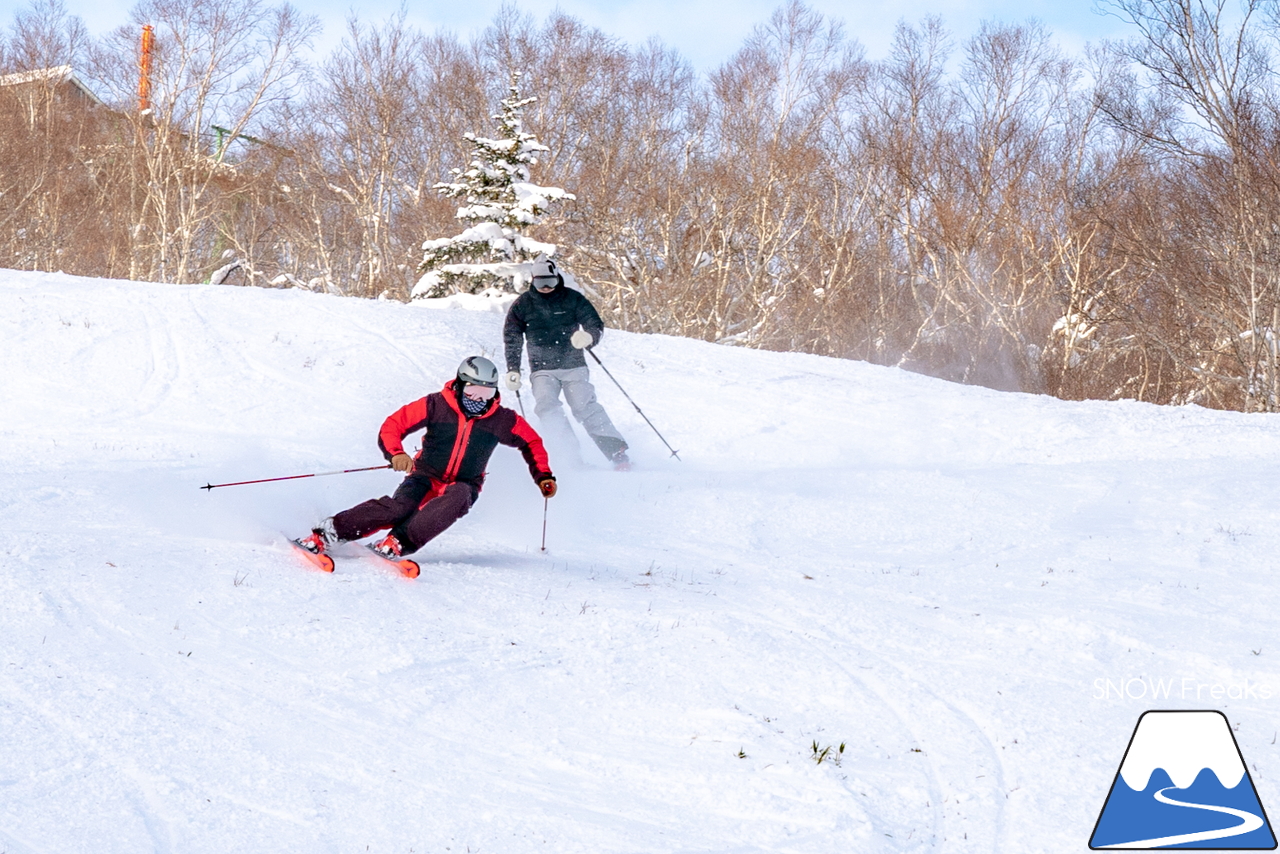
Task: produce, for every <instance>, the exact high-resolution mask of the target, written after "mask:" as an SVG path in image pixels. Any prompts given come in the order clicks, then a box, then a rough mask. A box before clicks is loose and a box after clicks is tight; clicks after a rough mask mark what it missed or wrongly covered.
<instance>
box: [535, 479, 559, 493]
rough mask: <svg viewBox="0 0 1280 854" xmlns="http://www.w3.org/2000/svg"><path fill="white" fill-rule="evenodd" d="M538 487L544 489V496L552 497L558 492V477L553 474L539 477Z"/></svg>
mask: <svg viewBox="0 0 1280 854" xmlns="http://www.w3.org/2000/svg"><path fill="white" fill-rule="evenodd" d="M538 489H541V490H542V497H543V498H550V497H551V496H553V495H555V494H556V479H555V478H554V477H552V476H551V475H547V476H546V477H542V478H539V479H538Z"/></svg>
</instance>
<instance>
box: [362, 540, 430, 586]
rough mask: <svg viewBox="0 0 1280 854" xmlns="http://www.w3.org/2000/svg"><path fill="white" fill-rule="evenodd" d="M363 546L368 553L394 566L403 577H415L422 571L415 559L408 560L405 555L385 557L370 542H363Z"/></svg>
mask: <svg viewBox="0 0 1280 854" xmlns="http://www.w3.org/2000/svg"><path fill="white" fill-rule="evenodd" d="M365 548H366V549H368V550H369V554H371V555H373V556H374V557H376V558H377V559H378V560H381V561H385V562H386V563H389V564H391V565H392V566H394V567H395V568H396V569H397V570H399V571H400V574H401V575H403V576H404V577H405V578H417V577H418V574H419V573H420V572H421V571H422V570H421V568H420V567H419V566H418V563H417V561H412V560H409V559H408V558H407V557H401V558H390V557H387V556H386V555H384V554H383V553H382V552H380V551H378V550H377V549H375V548H374V547H373V546H372V545H371V544H368V543H366V544H365Z"/></svg>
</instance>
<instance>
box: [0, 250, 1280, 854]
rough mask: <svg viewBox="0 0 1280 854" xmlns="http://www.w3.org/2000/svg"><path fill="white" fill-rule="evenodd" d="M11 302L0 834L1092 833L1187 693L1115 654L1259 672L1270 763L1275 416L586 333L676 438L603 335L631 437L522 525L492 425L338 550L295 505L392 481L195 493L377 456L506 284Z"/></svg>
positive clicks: (1197, 673) (701, 840) (55, 283)
mask: <svg viewBox="0 0 1280 854" xmlns="http://www.w3.org/2000/svg"><path fill="white" fill-rule="evenodd" d="M0 318H3V320H0V323H3V328H4V331H5V332H6V333H11V334H8V335H7V336H6V337H5V339H4V340H3V341H0V377H4V378H5V380H4V382H5V383H6V392H7V397H8V398H9V401H10V406H9V408H8V409H7V410H6V411H5V413H4V414H3V415H0V439H2V440H3V442H0V513H3V518H4V519H5V523H6V524H5V527H4V529H3V535H2V536H0V640H2V641H3V647H2V648H3V649H4V651H5V657H4V659H3V660H2V661H0V666H2V667H3V669H2V670H0V730H2V731H4V732H5V733H6V734H7V738H6V740H5V747H4V749H3V750H0V846H3V847H4V850H5V851H7V852H8V853H9V854H27V852H46V851H59V852H67V851H70V852H76V851H86V852H87V851H92V852H94V853H95V854H98V852H114V851H120V852H136V851H173V852H179V851H180V852H201V851H210V852H213V851H217V852H228V851H255V852H256V851H265V850H271V851H299V852H317V851H335V852H338V851H360V850H365V848H366V847H368V849H369V850H378V851H409V850H411V849H412V850H415V851H442V850H444V849H445V848H449V849H450V850H452V851H465V850H467V849H468V847H469V848H470V849H471V850H472V851H476V850H479V851H504V852H505V851H510V852H524V851H545V850H554V851H557V852H571V851H583V852H593V854H598V852H615V851H616V852H631V851H634V852H642V851H643V852H665V851H671V852H676V851H690V852H692V851H735V852H764V851H768V852H833V851H840V852H845V851H902V852H926V851H927V852H948V853H949V854H950V852H995V851H1019V852H1057V851H1078V850H1082V849H1083V848H1084V847H1085V846H1086V845H1087V840H1088V837H1089V834H1090V832H1091V830H1092V827H1093V823H1094V820H1095V819H1096V817H1097V813H1098V810H1100V809H1101V806H1102V802H1103V799H1105V796H1106V791H1107V786H1108V785H1109V784H1110V782H1111V780H1112V778H1113V776H1114V774H1115V769H1116V767H1117V766H1118V763H1119V761H1120V759H1121V757H1122V754H1123V749H1124V743H1125V741H1124V740H1125V738H1127V736H1128V734H1129V732H1130V731H1131V728H1132V726H1133V722H1134V721H1135V720H1136V718H1137V716H1138V715H1139V714H1140V713H1141V712H1142V711H1144V710H1145V709H1146V708H1151V707H1164V708H1168V707H1179V706H1186V707H1206V704H1207V703H1208V702H1209V701H1208V699H1207V698H1205V697H1201V698H1200V699H1199V701H1198V702H1197V700H1196V698H1195V697H1194V696H1192V697H1191V698H1189V699H1187V700H1185V701H1182V700H1179V699H1178V698H1174V699H1173V700H1170V699H1168V698H1164V699H1161V700H1160V701H1159V702H1153V701H1150V700H1123V701H1122V700H1116V699H1111V700H1100V699H1097V698H1095V696H1094V692H1095V687H1094V686H1095V680H1098V679H1113V680H1114V679H1119V678H1124V677H1129V676H1134V677H1141V676H1152V677H1157V678H1161V677H1162V678H1168V679H1174V680H1176V679H1181V678H1191V679H1192V680H1193V682H1194V683H1197V684H1198V683H1206V684H1213V683H1222V684H1237V683H1240V682H1242V681H1243V680H1246V679H1248V680H1251V681H1252V682H1253V683H1255V684H1259V683H1262V684H1270V685H1271V686H1272V687H1273V688H1274V689H1276V690H1277V698H1273V699H1271V700H1258V699H1252V698H1249V699H1243V700H1231V701H1220V702H1223V707H1224V708H1225V710H1226V711H1227V713H1228V714H1229V715H1230V716H1231V720H1232V722H1233V723H1237V724H1239V727H1238V729H1237V738H1239V739H1240V742H1241V748H1242V750H1243V751H1244V754H1245V757H1246V760H1248V761H1250V762H1251V763H1252V764H1253V765H1256V766H1258V767H1259V768H1260V769H1261V771H1260V772H1259V773H1257V774H1255V779H1256V780H1257V781H1258V786H1259V795H1260V797H1261V798H1262V800H1263V802H1264V803H1267V802H1268V799H1269V798H1270V799H1272V800H1274V797H1275V795H1276V794H1277V792H1276V790H1275V789H1274V788H1273V787H1272V785H1271V782H1270V780H1271V778H1272V777H1273V776H1274V773H1269V772H1267V768H1268V763H1271V762H1272V761H1273V760H1272V758H1271V757H1272V756H1273V754H1274V748H1272V747H1271V746H1270V742H1271V740H1272V738H1273V732H1274V726H1273V721H1274V716H1275V703H1276V702H1278V701H1280V670H1277V668H1276V666H1275V665H1273V664H1272V660H1273V657H1272V654H1271V650H1270V649H1269V647H1268V644H1269V642H1270V638H1272V637H1274V636H1275V634H1276V629H1277V628H1280V626H1277V618H1276V616H1275V611H1276V609H1275V608H1274V607H1273V605H1272V602H1273V599H1274V592H1273V587H1274V584H1273V580H1272V579H1273V577H1274V572H1275V569H1276V565H1275V558H1274V555H1275V554H1277V553H1280V535H1277V532H1276V531H1275V530H1274V527H1275V526H1274V518H1275V517H1274V498H1273V489H1272V488H1271V486H1270V484H1271V483H1273V482H1274V480H1275V479H1276V477H1277V476H1280V462H1277V459H1278V458H1280V433H1278V431H1277V427H1280V420H1278V419H1277V418H1276V417H1274V416H1247V417H1246V416H1241V415H1236V414H1232V413H1215V412H1208V411H1206V410H1202V409H1197V408H1193V407H1186V408H1163V409H1162V408H1157V407H1151V406H1145V405H1141V404H1134V403H1131V402H1121V403H1112V404H1108V403H1097V402H1092V403H1076V404H1072V403H1064V402H1061V401H1054V400H1049V399H1047V398H1043V397H1034V396H1028V395H1010V394H1000V393H996V392H991V391H988V390H985V389H977V388H966V387H960V386H954V385H949V384H946V383H941V382H937V381H935V380H931V379H928V378H925V377H921V376H918V375H912V374H906V373H903V372H900V371H895V370H890V369H885V368H876V367H872V366H869V365H865V364H861V363H855V362H844V361H839V360H833V359H822V358H818V357H813V356H803V355H797V354H780V353H764V352H756V351H745V350H737V349H731V348H720V347H715V346H713V345H708V344H705V343H702V342H696V341H688V340H682V339H674V338H665V337H661V336H641V335H628V334H625V333H620V332H617V331H614V330H610V332H609V333H608V335H607V337H606V339H605V342H604V343H603V344H602V346H601V348H600V355H601V357H602V358H603V359H604V361H605V364H606V365H607V366H608V367H609V369H610V371H612V372H613V373H614V375H615V376H617V377H618V379H619V380H620V381H621V382H622V383H623V384H624V387H625V388H626V389H627V391H628V392H629V393H630V394H631V395H632V397H633V398H634V400H635V401H636V402H637V403H638V404H639V405H640V406H641V407H642V408H643V409H644V411H645V413H646V414H647V415H649V416H650V418H652V419H653V421H654V423H655V424H656V425H658V427H659V429H661V430H662V431H663V434H664V435H665V436H666V437H667V438H668V440H670V441H671V442H672V445H673V446H674V447H676V448H679V449H680V452H681V457H682V458H683V462H680V461H675V460H672V459H670V458H669V457H668V454H667V451H666V449H665V448H664V447H663V445H662V444H661V442H660V441H659V440H658V439H657V438H656V437H655V436H654V435H653V434H652V433H651V432H650V431H649V428H648V427H647V426H646V425H645V424H644V422H643V421H642V420H641V419H640V417H639V416H638V415H637V414H635V412H634V410H633V409H632V408H631V406H630V404H628V403H627V401H626V400H625V399H624V398H623V397H622V395H621V394H620V393H619V392H618V391H617V389H616V388H615V387H614V386H613V385H612V383H610V382H609V380H608V378H607V377H605V376H604V375H603V373H601V372H595V371H593V376H594V379H595V381H596V388H597V391H598V393H599V396H600V398H601V400H602V402H603V403H604V405H605V406H606V408H607V409H608V410H609V412H610V414H611V416H612V417H613V418H614V420H615V422H616V423H618V425H619V427H620V429H621V430H622V432H623V433H624V435H626V436H627V438H628V439H629V440H630V442H631V444H632V447H633V451H634V453H633V457H634V458H635V459H636V461H637V465H636V468H635V470H634V471H633V472H631V473H629V474H625V475H621V474H616V473H614V472H611V471H608V470H606V469H605V468H604V463H603V461H602V460H600V459H598V458H597V456H594V455H595V451H594V448H592V447H591V446H590V445H589V443H588V442H587V441H586V440H585V439H582V444H583V447H582V456H583V459H584V462H582V463H581V464H578V465H573V464H570V462H569V461H568V458H567V457H565V456H563V455H559V456H557V455H554V454H553V459H552V462H553V467H554V468H555V469H556V473H557V476H558V477H559V478H560V482H561V493H560V494H559V495H558V496H557V497H556V498H555V499H554V500H552V501H551V503H550V505H549V506H548V523H549V524H548V552H547V553H546V554H541V553H539V551H538V542H539V538H540V529H541V523H542V511H543V502H542V500H541V498H540V497H539V496H538V495H537V491H536V489H535V488H534V486H533V485H532V483H531V482H530V479H529V476H528V473H527V471H526V470H525V467H524V464H523V462H522V461H521V460H520V459H519V456H518V454H515V453H514V452H512V451H511V450H510V449H506V448H499V449H498V451H497V452H496V454H495V456H494V459H493V462H492V464H491V466H490V477H489V480H488V482H487V483H486V486H485V490H484V494H483V496H482V498H481V500H480V501H479V502H478V503H477V504H476V506H475V507H474V508H473V510H472V511H471V513H470V514H469V515H468V516H467V517H465V518H464V519H462V520H460V521H459V522H458V524H457V525H455V526H454V528H452V529H450V530H449V531H448V532H446V533H445V535H443V536H442V537H441V538H440V539H439V540H438V541H437V542H436V543H433V544H431V545H429V546H428V547H427V548H426V549H424V550H423V552H421V553H420V554H419V555H417V556H415V557H416V558H417V559H419V560H420V563H421V564H422V570H423V571H422V576H421V578H419V579H417V580H416V581H409V580H406V579H403V578H400V577H397V576H396V575H395V574H394V573H392V572H389V571H387V570H386V568H385V567H382V566H381V565H380V564H378V563H377V562H376V561H374V560H372V559H368V558H365V557H362V556H360V555H359V554H358V547H355V546H351V547H349V550H348V551H345V552H344V551H340V552H339V554H338V556H337V569H336V572H335V573H334V574H333V575H332V576H330V575H327V574H324V573H320V572H318V571H316V570H314V569H310V568H308V567H307V566H306V565H304V564H303V562H302V561H300V560H299V559H298V558H297V557H296V555H294V554H293V553H292V551H291V550H290V549H289V548H288V546H287V545H286V543H285V537H286V536H289V535H297V534H298V533H299V532H301V531H303V530H305V529H306V527H308V526H309V525H310V524H311V523H312V522H314V521H315V520H316V519H318V518H320V517H321V516H323V515H325V514H328V513H332V512H333V511H335V510H337V509H341V508H342V507H345V506H349V505H350V504H352V503H355V502H356V501H359V500H363V499H365V498H368V497H371V496H376V495H381V494H385V493H388V492H390V491H391V490H392V489H394V487H395V484H396V483H397V482H398V478H397V477H396V476H393V475H391V474H390V473H388V472H367V473H360V474H353V475H349V476H341V477H331V478H317V479H308V480H302V481H295V482H291V483H284V484H271V485H259V486H253V487H244V488H238V489H220V490H213V491H212V492H206V491H201V490H198V489H197V487H198V486H200V485H203V484H205V483H207V482H215V483H216V482H221V481H227V480H240V479H248V478H251V477H270V476H282V475H288V474H295V473H302V472H305V471H323V470H332V469H335V468H339V467H345V466H347V465H358V464H359V465H369V464H376V463H378V462H379V461H380V458H379V457H378V454H377V450H376V432H377V428H378V426H379V424H380V423H381V420H382V419H383V418H384V417H385V416H386V415H387V414H389V413H390V412H391V411H392V410H393V409H395V408H396V407H399V406H401V405H402V404H404V403H407V402H409V401H410V400H412V399H415V398H416V397H419V396H421V395H423V394H425V393H427V392H430V391H434V390H436V389H438V388H439V387H440V386H441V385H442V384H443V382H444V381H445V380H446V379H448V378H449V376H450V375H451V372H452V371H453V370H454V368H455V367H456V365H457V362H458V361H459V360H460V359H461V358H462V357H463V356H466V355H470V354H472V353H474V352H477V351H482V350H483V351H486V352H488V353H489V354H491V355H492V354H501V352H502V351H501V321H502V316H501V314H488V313H480V312H467V311H432V310H427V309H423V308H421V307H418V306H402V305H398V304H395V303H379V302H376V301H362V300H343V299H338V298H334V297H328V296H320V295H313V294H307V293H302V292H293V291H284V292H279V291H264V290H256V289H239V288H226V287H223V288H217V287H206V286H181V287H178V286H159V285H143V284H130V283H124V282H104V281H99V280H85V279H76V278H73V277H67V276H44V275H39V274H30V273H14V272H0ZM506 402H507V403H508V404H509V405H510V404H512V403H514V401H506ZM530 415H532V412H531V413H530ZM535 425H536V421H535ZM1255 651H1257V652H1255ZM815 742H816V743H817V744H818V745H819V746H820V747H825V746H831V747H832V750H833V751H834V750H835V746H836V745H838V744H840V743H841V742H843V743H845V744H846V750H845V753H844V755H843V756H842V757H839V759H840V762H839V764H836V763H835V762H834V761H827V762H824V763H822V764H821V765H819V764H817V763H815V762H814V761H813V759H812V757H811V755H810V754H811V745H812V744H813V743H815ZM1064 783H1065V784H1066V785H1064Z"/></svg>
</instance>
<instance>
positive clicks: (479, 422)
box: [378, 380, 551, 489]
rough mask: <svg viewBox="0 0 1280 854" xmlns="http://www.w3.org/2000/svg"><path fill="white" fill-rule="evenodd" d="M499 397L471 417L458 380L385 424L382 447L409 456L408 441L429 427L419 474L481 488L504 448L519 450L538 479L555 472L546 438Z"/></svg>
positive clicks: (380, 438)
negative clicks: (488, 467) (461, 400)
mask: <svg viewBox="0 0 1280 854" xmlns="http://www.w3.org/2000/svg"><path fill="white" fill-rule="evenodd" d="M499 397H500V396H498V395H495V396H494V399H493V402H492V403H491V404H490V405H489V408H488V409H486V410H485V411H484V412H483V413H481V414H480V415H475V416H472V415H467V414H466V413H465V412H464V411H463V409H462V406H461V405H460V404H459V403H458V391H457V380H450V381H449V382H447V383H445V386H444V390H443V391H437V392H433V393H432V394H429V395H427V396H426V397H424V398H421V399H420V400H415V401H414V402H413V403H410V404H407V405H406V406H402V407H400V408H399V409H397V410H396V411H395V412H393V413H391V415H390V416H388V417H387V420H386V421H384V422H382V429H381V430H380V431H378V447H379V448H381V449H382V453H383V456H385V457H386V458H387V459H388V460H390V459H391V458H392V457H393V456H395V455H396V454H403V453H405V450H404V445H403V442H404V437H405V436H407V435H409V434H410V433H412V432H414V431H416V430H423V429H425V430H426V431H427V432H426V434H425V435H424V436H423V437H422V450H421V451H419V452H418V454H417V456H416V457H415V463H414V473H416V474H425V475H427V476H428V477H430V478H431V479H433V480H437V481H440V482H442V483H454V482H455V481H462V482H464V483H469V484H471V485H473V486H474V487H476V489H479V488H480V486H481V485H482V484H483V483H484V469H485V466H486V465H488V464H489V457H490V456H491V455H492V454H493V449H494V448H496V447H497V446H498V445H499V444H502V445H509V446H510V447H513V448H519V449H520V453H521V454H523V455H524V459H525V462H526V463H528V464H529V473H530V474H531V475H533V479H534V481H535V482H536V481H538V480H541V479H542V478H544V477H547V476H548V475H550V474H551V464H550V462H549V461H548V460H547V451H546V449H545V448H544V447H543V446H542V438H541V437H540V436H539V435H538V434H537V433H536V432H535V431H534V429H533V428H532V427H531V426H529V422H528V421H525V420H524V419H523V418H521V417H520V416H519V415H518V414H517V413H516V412H515V411H513V410H510V409H507V408H505V407H503V406H501V405H500V401H499Z"/></svg>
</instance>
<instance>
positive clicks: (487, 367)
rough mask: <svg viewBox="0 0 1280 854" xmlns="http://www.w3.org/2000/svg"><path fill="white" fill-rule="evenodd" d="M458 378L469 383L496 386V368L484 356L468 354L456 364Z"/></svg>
mask: <svg viewBox="0 0 1280 854" xmlns="http://www.w3.org/2000/svg"><path fill="white" fill-rule="evenodd" d="M458 379H459V380H461V381H462V382H464V383H470V384H471V385H484V386H488V387H489V388H497V387H498V369H497V368H496V367H495V366H494V364H493V362H490V361H489V360H488V359H486V358H485V357H484V356H468V357H467V358H465V359H463V360H462V364H461V365H458Z"/></svg>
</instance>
